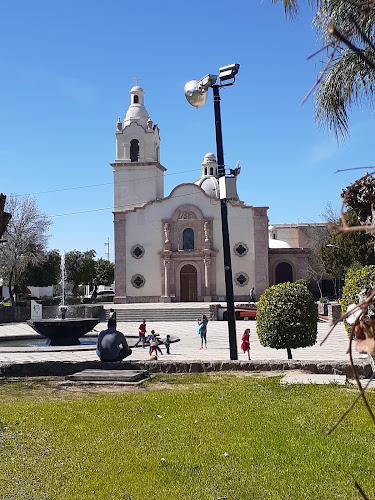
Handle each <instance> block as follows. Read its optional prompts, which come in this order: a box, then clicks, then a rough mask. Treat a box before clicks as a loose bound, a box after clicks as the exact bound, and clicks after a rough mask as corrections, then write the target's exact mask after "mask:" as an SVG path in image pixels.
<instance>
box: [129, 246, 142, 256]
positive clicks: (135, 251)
mask: <svg viewBox="0 0 375 500" xmlns="http://www.w3.org/2000/svg"><path fill="white" fill-rule="evenodd" d="M130 253H131V254H132V256H133V257H134V258H135V259H140V258H141V257H143V256H144V254H145V249H144V248H143V246H142V245H134V246H133V247H132V249H131V250H130Z"/></svg>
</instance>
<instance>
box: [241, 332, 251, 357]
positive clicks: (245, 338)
mask: <svg viewBox="0 0 375 500" xmlns="http://www.w3.org/2000/svg"><path fill="white" fill-rule="evenodd" d="M241 340H242V344H241V349H242V350H243V352H244V353H245V352H247V355H248V358H249V359H250V328H246V330H245V331H244V332H243V335H242V339H241Z"/></svg>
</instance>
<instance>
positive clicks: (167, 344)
mask: <svg viewBox="0 0 375 500" xmlns="http://www.w3.org/2000/svg"><path fill="white" fill-rule="evenodd" d="M164 345H165V349H166V352H167V354H170V352H169V347H170V345H171V336H170V335H167V338H166V339H165V342H164Z"/></svg>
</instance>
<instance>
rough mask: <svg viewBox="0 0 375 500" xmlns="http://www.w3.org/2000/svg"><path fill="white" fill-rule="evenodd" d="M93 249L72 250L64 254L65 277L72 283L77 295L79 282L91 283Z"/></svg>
mask: <svg viewBox="0 0 375 500" xmlns="http://www.w3.org/2000/svg"><path fill="white" fill-rule="evenodd" d="M94 257H95V250H87V251H86V252H80V251H78V250H73V251H71V252H68V253H67V254H66V255H65V267H66V279H67V281H69V282H70V283H71V284H72V285H73V294H74V295H77V292H78V286H79V285H80V284H83V283H85V284H92V283H93V281H94V276H95V261H94Z"/></svg>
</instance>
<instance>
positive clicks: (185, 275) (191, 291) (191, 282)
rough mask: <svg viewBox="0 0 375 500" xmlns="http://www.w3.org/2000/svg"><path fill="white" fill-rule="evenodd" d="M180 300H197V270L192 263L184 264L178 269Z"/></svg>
mask: <svg viewBox="0 0 375 500" xmlns="http://www.w3.org/2000/svg"><path fill="white" fill-rule="evenodd" d="M180 287H181V302H196V301H197V300H198V280H197V270H196V269H195V267H194V266H193V265H192V264H186V265H185V266H183V267H182V269H181V271H180Z"/></svg>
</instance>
